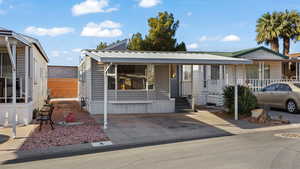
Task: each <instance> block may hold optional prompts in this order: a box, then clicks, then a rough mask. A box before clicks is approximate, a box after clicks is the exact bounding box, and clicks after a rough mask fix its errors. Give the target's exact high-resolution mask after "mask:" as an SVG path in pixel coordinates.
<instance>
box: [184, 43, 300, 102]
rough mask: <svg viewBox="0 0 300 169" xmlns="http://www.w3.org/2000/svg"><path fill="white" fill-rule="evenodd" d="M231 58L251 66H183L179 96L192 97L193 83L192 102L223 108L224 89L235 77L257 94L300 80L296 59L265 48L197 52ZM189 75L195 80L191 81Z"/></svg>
mask: <svg viewBox="0 0 300 169" xmlns="http://www.w3.org/2000/svg"><path fill="white" fill-rule="evenodd" d="M199 53H206V54H212V55H218V56H224V57H230V58H243V59H248V60H251V61H252V64H248V65H238V66H237V70H235V69H234V67H233V66H232V65H218V64H215V65H200V66H198V65H194V66H193V67H192V66H190V65H184V66H182V67H181V68H180V71H181V74H182V78H180V79H179V81H180V86H181V87H180V89H181V90H180V92H179V95H180V96H189V95H192V91H191V90H190V89H191V86H192V84H191V83H194V84H193V86H195V87H194V91H193V94H194V95H195V100H196V101H195V102H196V104H199V105H204V104H215V105H219V106H221V105H223V95H222V92H223V88H224V87H225V86H227V85H232V84H233V83H234V79H235V75H236V74H235V71H236V73H237V77H236V78H237V79H238V83H239V84H240V85H246V86H248V87H249V88H250V89H251V90H252V91H253V92H257V91H260V90H261V89H262V88H263V87H265V86H266V85H269V84H270V83H274V82H282V81H298V80H299V72H300V71H299V68H300V67H299V62H298V59H296V58H293V59H291V58H289V57H288V56H285V55H282V54H280V53H277V52H274V51H272V50H270V49H268V48H265V47H257V48H253V49H246V50H241V51H237V52H199ZM191 72H193V76H194V80H193V82H192V81H191V74H192V73H191Z"/></svg>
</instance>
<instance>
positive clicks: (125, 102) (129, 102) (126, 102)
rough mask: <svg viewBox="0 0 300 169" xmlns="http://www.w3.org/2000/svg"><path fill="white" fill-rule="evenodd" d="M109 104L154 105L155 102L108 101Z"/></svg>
mask: <svg viewBox="0 0 300 169" xmlns="http://www.w3.org/2000/svg"><path fill="white" fill-rule="evenodd" d="M108 103H111V104H151V103H153V101H151V100H146V101H141V100H129V101H108Z"/></svg>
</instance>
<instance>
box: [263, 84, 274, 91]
mask: <svg viewBox="0 0 300 169" xmlns="http://www.w3.org/2000/svg"><path fill="white" fill-rule="evenodd" d="M276 88H277V84H272V85H270V86H267V87H265V88H264V89H263V91H265V92H272V91H276Z"/></svg>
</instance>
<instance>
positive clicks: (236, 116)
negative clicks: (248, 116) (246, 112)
mask: <svg viewBox="0 0 300 169" xmlns="http://www.w3.org/2000/svg"><path fill="white" fill-rule="evenodd" d="M234 72H235V73H234V119H235V120H238V119H239V108H238V82H237V66H236V65H235V66H234Z"/></svg>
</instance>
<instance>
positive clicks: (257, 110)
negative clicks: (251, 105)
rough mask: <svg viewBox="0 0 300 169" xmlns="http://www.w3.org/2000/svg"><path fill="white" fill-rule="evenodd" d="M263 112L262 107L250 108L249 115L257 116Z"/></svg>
mask: <svg viewBox="0 0 300 169" xmlns="http://www.w3.org/2000/svg"><path fill="white" fill-rule="evenodd" d="M263 112H264V109H254V110H251V115H252V116H251V117H254V118H258V117H259V116H260V115H261V114H262V113H263Z"/></svg>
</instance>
